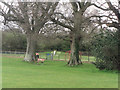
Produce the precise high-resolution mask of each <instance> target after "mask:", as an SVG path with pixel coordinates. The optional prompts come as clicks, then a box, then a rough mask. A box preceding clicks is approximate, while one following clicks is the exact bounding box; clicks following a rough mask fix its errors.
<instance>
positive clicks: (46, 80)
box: [2, 57, 118, 88]
mask: <svg viewBox="0 0 120 90" xmlns="http://www.w3.org/2000/svg"><path fill="white" fill-rule="evenodd" d="M22 60H23V58H13V57H9V58H8V57H3V59H2V76H3V77H2V81H3V83H2V86H3V88H117V87H118V74H117V73H115V72H112V71H111V72H110V71H99V70H98V69H96V68H95V66H94V65H92V64H87V63H84V64H83V65H81V66H77V67H68V66H66V62H65V61H50V60H49V61H45V62H44V64H41V65H37V64H31V63H27V62H23V61H22Z"/></svg>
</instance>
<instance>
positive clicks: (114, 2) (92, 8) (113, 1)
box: [0, 0, 118, 30]
mask: <svg viewBox="0 0 120 90" xmlns="http://www.w3.org/2000/svg"><path fill="white" fill-rule="evenodd" d="M0 1H4V0H0ZM6 1H7V2H16V1H17V0H6ZM18 1H23V2H24V1H27V2H29V1H41V2H42V1H45V2H47V1H49V2H50V1H55V0H18ZM56 1H58V0H56ZM71 1H72V0H71ZM73 1H75V0H73ZM77 1H81V0H77ZM92 1H93V2H95V3H96V4H97V5H99V6H100V4H103V3H105V0H92ZM110 1H111V2H112V4H113V5H116V6H118V0H110ZM60 2H69V0H60ZM0 6H1V7H3V5H2V4H1V3H0ZM103 6H104V7H106V8H107V7H108V6H107V4H104V5H102V7H103ZM94 9H95V7H91V8H89V12H91V13H95V12H93V11H94ZM61 11H62V12H64V8H61ZM99 13H103V11H100V12H99ZM104 14H105V12H104ZM2 20H3V18H2V17H1V16H0V30H1V29H4V27H3V24H2V23H1V21H2Z"/></svg>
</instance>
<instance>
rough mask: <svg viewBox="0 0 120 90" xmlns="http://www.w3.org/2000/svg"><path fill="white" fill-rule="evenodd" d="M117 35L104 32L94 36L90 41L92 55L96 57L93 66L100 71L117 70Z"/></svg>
mask: <svg viewBox="0 0 120 90" xmlns="http://www.w3.org/2000/svg"><path fill="white" fill-rule="evenodd" d="M117 36H118V33H117V32H110V31H109V32H105V33H101V34H100V35H98V36H96V37H95V38H94V39H93V41H92V48H91V51H92V54H93V55H94V56H95V57H96V62H95V65H96V67H97V68H99V69H100V70H103V69H107V70H114V69H117V70H118V68H119V64H118V63H119V60H118V37H117Z"/></svg>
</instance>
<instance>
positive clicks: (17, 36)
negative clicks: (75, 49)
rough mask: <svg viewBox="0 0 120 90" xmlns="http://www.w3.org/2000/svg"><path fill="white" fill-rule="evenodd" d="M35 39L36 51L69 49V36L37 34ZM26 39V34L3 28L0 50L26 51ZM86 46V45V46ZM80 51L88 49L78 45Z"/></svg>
mask: <svg viewBox="0 0 120 90" xmlns="http://www.w3.org/2000/svg"><path fill="white" fill-rule="evenodd" d="M38 37H39V38H38V40H37V47H36V51H51V50H58V51H69V50H70V43H71V42H70V38H69V36H66V37H64V36H62V38H60V37H58V36H56V35H55V34H53V35H51V36H45V35H39V36H38ZM26 47H27V40H26V35H25V34H23V33H22V32H19V30H14V32H13V31H10V30H5V31H2V50H3V51H24V52H25V51H26ZM87 47H88V46H87ZM80 51H84V52H85V51H86V52H87V51H88V50H87V48H86V46H85V45H84V44H83V45H80Z"/></svg>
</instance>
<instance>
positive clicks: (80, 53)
mask: <svg viewBox="0 0 120 90" xmlns="http://www.w3.org/2000/svg"><path fill="white" fill-rule="evenodd" d="M66 54H67V57H68V58H69V60H70V54H71V50H69V51H66V52H65V59H66ZM79 56H80V59H82V52H81V51H79Z"/></svg>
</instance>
